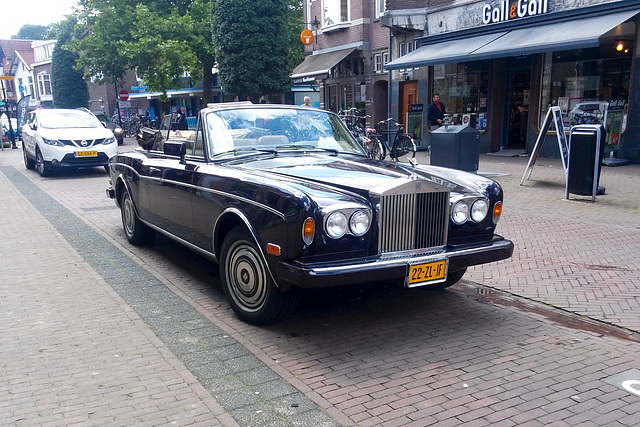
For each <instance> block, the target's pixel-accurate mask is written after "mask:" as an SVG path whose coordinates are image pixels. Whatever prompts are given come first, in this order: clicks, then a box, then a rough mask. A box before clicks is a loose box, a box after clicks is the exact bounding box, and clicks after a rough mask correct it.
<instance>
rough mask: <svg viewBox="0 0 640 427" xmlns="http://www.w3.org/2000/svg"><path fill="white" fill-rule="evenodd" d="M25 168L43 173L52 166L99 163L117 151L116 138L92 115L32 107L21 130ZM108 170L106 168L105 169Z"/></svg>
mask: <svg viewBox="0 0 640 427" xmlns="http://www.w3.org/2000/svg"><path fill="white" fill-rule="evenodd" d="M22 149H23V155H24V164H25V166H26V167H27V169H34V168H35V169H37V171H38V173H40V175H41V176H47V175H49V174H50V173H51V171H52V170H53V169H54V168H63V167H74V168H80V167H91V166H101V167H104V168H105V169H107V164H108V162H109V158H110V157H112V156H114V155H115V154H116V153H117V152H118V144H117V142H116V138H115V136H114V135H113V132H111V131H110V130H109V129H106V128H105V127H104V126H103V125H102V123H100V121H99V120H98V119H97V118H96V116H94V115H93V114H91V113H89V112H86V111H82V110H70V109H49V110H44V109H43V110H35V111H32V112H30V113H29V115H28V116H27V124H26V125H25V126H24V127H23V129H22ZM107 170H108V169H107Z"/></svg>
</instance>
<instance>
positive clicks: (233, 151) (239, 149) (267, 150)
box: [213, 147, 277, 157]
mask: <svg viewBox="0 0 640 427" xmlns="http://www.w3.org/2000/svg"><path fill="white" fill-rule="evenodd" d="M243 151H257V152H260V153H271V154H276V153H277V151H276V150H273V149H264V148H255V147H243V148H234V149H233V150H229V151H224V152H222V153H218V154H214V155H213V157H219V156H222V155H224V154H236V153H241V152H243Z"/></svg>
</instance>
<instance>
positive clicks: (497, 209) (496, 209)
mask: <svg viewBox="0 0 640 427" xmlns="http://www.w3.org/2000/svg"><path fill="white" fill-rule="evenodd" d="M500 215H502V202H497V203H496V204H495V205H494V206H493V223H494V224H497V223H498V220H499V219H500Z"/></svg>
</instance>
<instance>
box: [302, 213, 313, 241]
mask: <svg viewBox="0 0 640 427" xmlns="http://www.w3.org/2000/svg"><path fill="white" fill-rule="evenodd" d="M315 232H316V222H315V221H314V220H313V218H311V217H309V218H307V219H305V220H304V224H303V226H302V240H303V241H304V242H305V243H306V244H307V245H310V244H311V242H313V235H314V234H315Z"/></svg>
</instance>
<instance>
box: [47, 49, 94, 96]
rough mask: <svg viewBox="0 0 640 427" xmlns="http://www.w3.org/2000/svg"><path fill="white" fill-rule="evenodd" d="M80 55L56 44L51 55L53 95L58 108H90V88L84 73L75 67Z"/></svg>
mask: <svg viewBox="0 0 640 427" xmlns="http://www.w3.org/2000/svg"><path fill="white" fill-rule="evenodd" d="M77 59H78V54H76V53H74V52H71V51H68V50H65V49H64V48H62V47H61V46H60V44H59V43H58V44H56V46H55V47H54V48H53V53H52V55H51V94H52V95H53V105H54V106H55V107H56V108H78V107H85V108H86V107H88V105H89V88H88V87H87V82H86V81H85V80H84V78H83V74H84V73H83V72H82V71H78V70H76V69H75V68H74V67H75V65H76V61H77Z"/></svg>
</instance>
